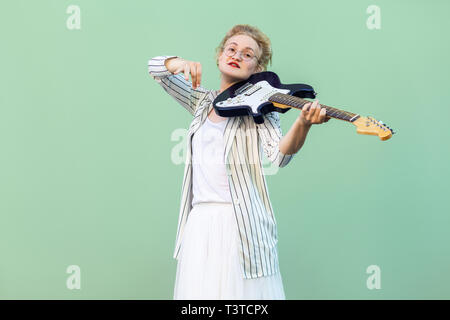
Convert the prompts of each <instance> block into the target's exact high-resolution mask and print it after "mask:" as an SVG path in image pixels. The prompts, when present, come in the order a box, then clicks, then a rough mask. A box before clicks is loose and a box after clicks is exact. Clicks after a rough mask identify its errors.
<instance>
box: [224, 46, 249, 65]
mask: <svg viewBox="0 0 450 320" xmlns="http://www.w3.org/2000/svg"><path fill="white" fill-rule="evenodd" d="M224 52H225V55H226V56H228V57H232V56H234V55H235V54H236V52H237V51H236V48H235V46H234V45H232V44H230V45H228V46H227V47H225V50H224ZM239 53H240V55H241V57H242V59H244V61H247V62H248V61H250V60H252V59H253V58H256V55H255V54H253V52H252V51H251V50H249V49H244V50H243V51H239Z"/></svg>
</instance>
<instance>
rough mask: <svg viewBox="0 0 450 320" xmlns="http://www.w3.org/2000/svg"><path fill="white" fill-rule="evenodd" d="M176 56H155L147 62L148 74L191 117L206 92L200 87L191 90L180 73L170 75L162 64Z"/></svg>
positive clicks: (188, 82)
mask: <svg viewBox="0 0 450 320" xmlns="http://www.w3.org/2000/svg"><path fill="white" fill-rule="evenodd" d="M172 57H177V56H157V57H154V58H152V59H150V60H149V61H148V73H149V74H150V75H151V76H152V77H153V79H155V80H156V82H158V83H159V84H160V85H161V86H162V87H163V89H164V90H165V91H166V92H167V93H168V94H170V95H171V96H172V97H173V98H174V99H175V100H176V101H177V102H178V103H179V104H181V106H182V107H184V108H185V109H186V110H187V111H189V113H191V114H192V115H194V114H195V109H196V108H197V104H198V101H199V99H200V97H201V96H202V95H203V94H204V93H205V92H207V90H206V89H205V88H203V87H202V86H199V87H197V88H196V89H192V83H191V81H186V79H185V78H184V75H183V74H181V73H178V74H172V73H171V72H170V71H169V70H167V68H166V66H165V64H164V62H165V61H166V59H168V58H172Z"/></svg>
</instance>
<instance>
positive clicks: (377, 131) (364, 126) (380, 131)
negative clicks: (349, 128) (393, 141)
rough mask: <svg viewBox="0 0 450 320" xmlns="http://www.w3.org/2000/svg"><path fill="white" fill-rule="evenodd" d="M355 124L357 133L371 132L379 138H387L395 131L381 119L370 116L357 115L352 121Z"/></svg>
mask: <svg viewBox="0 0 450 320" xmlns="http://www.w3.org/2000/svg"><path fill="white" fill-rule="evenodd" d="M352 123H353V124H354V125H355V126H356V132H358V133H359V134H371V135H375V136H378V137H380V139H381V140H387V139H389V138H390V137H392V135H393V134H394V133H395V132H394V130H392V129H391V128H389V127H388V126H387V125H386V124H385V123H383V122H382V121H378V120H376V119H374V118H372V117H369V116H368V117H359V118H358V119H356V120H355V121H353V122H352Z"/></svg>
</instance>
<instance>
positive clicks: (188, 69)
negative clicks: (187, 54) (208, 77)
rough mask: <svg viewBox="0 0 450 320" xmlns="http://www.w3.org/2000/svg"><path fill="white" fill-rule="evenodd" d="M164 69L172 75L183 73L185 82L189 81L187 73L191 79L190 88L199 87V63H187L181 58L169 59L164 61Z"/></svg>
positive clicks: (200, 72)
mask: <svg viewBox="0 0 450 320" xmlns="http://www.w3.org/2000/svg"><path fill="white" fill-rule="evenodd" d="M166 68H167V70H169V71H170V72H171V73H173V74H178V73H180V72H183V74H184V78H185V79H186V81H189V73H190V74H191V78H192V88H193V89H196V88H197V87H199V86H200V81H201V79H202V65H201V64H200V62H194V61H188V60H184V59H182V58H169V59H167V60H166Z"/></svg>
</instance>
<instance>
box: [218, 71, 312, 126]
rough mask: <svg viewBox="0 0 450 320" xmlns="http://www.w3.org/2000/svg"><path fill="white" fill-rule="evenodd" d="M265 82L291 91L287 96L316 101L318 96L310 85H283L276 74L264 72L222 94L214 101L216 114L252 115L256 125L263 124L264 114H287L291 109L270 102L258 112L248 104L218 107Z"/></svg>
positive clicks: (264, 104) (260, 106) (232, 115)
mask: <svg viewBox="0 0 450 320" xmlns="http://www.w3.org/2000/svg"><path fill="white" fill-rule="evenodd" d="M264 80H265V81H267V82H268V83H269V84H270V86H272V87H273V88H278V89H285V90H289V92H288V93H286V94H288V95H291V96H296V97H299V98H310V99H314V98H315V97H316V94H317V93H316V92H315V91H314V89H313V88H312V87H311V86H310V85H307V84H283V83H281V81H280V78H279V77H278V75H277V74H276V73H274V72H271V71H263V72H258V73H255V74H252V75H251V76H250V77H249V78H248V79H247V80H243V81H240V82H238V83H235V84H234V85H232V86H231V87H229V88H228V89H227V90H225V91H224V92H222V93H221V94H220V95H218V96H217V97H216V98H215V99H214V101H213V106H214V109H215V111H216V113H217V114H218V115H220V116H221V117H236V116H247V115H251V116H253V118H254V121H255V122H256V123H263V122H264V119H263V114H266V113H269V112H273V111H276V112H280V113H285V112H286V111H288V110H289V109H290V108H286V109H283V108H278V107H275V106H274V105H273V104H272V103H271V102H270V101H265V102H263V103H261V105H259V106H258V108H257V112H255V111H254V110H255V108H254V107H253V110H252V107H251V106H249V105H248V104H247V105H246V104H242V105H234V106H227V107H221V106H218V105H217V103H219V102H222V101H226V100H227V99H229V98H234V97H236V96H238V95H240V94H242V93H244V95H245V92H246V90H248V88H251V87H252V85H254V84H256V83H258V82H260V81H264Z"/></svg>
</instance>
